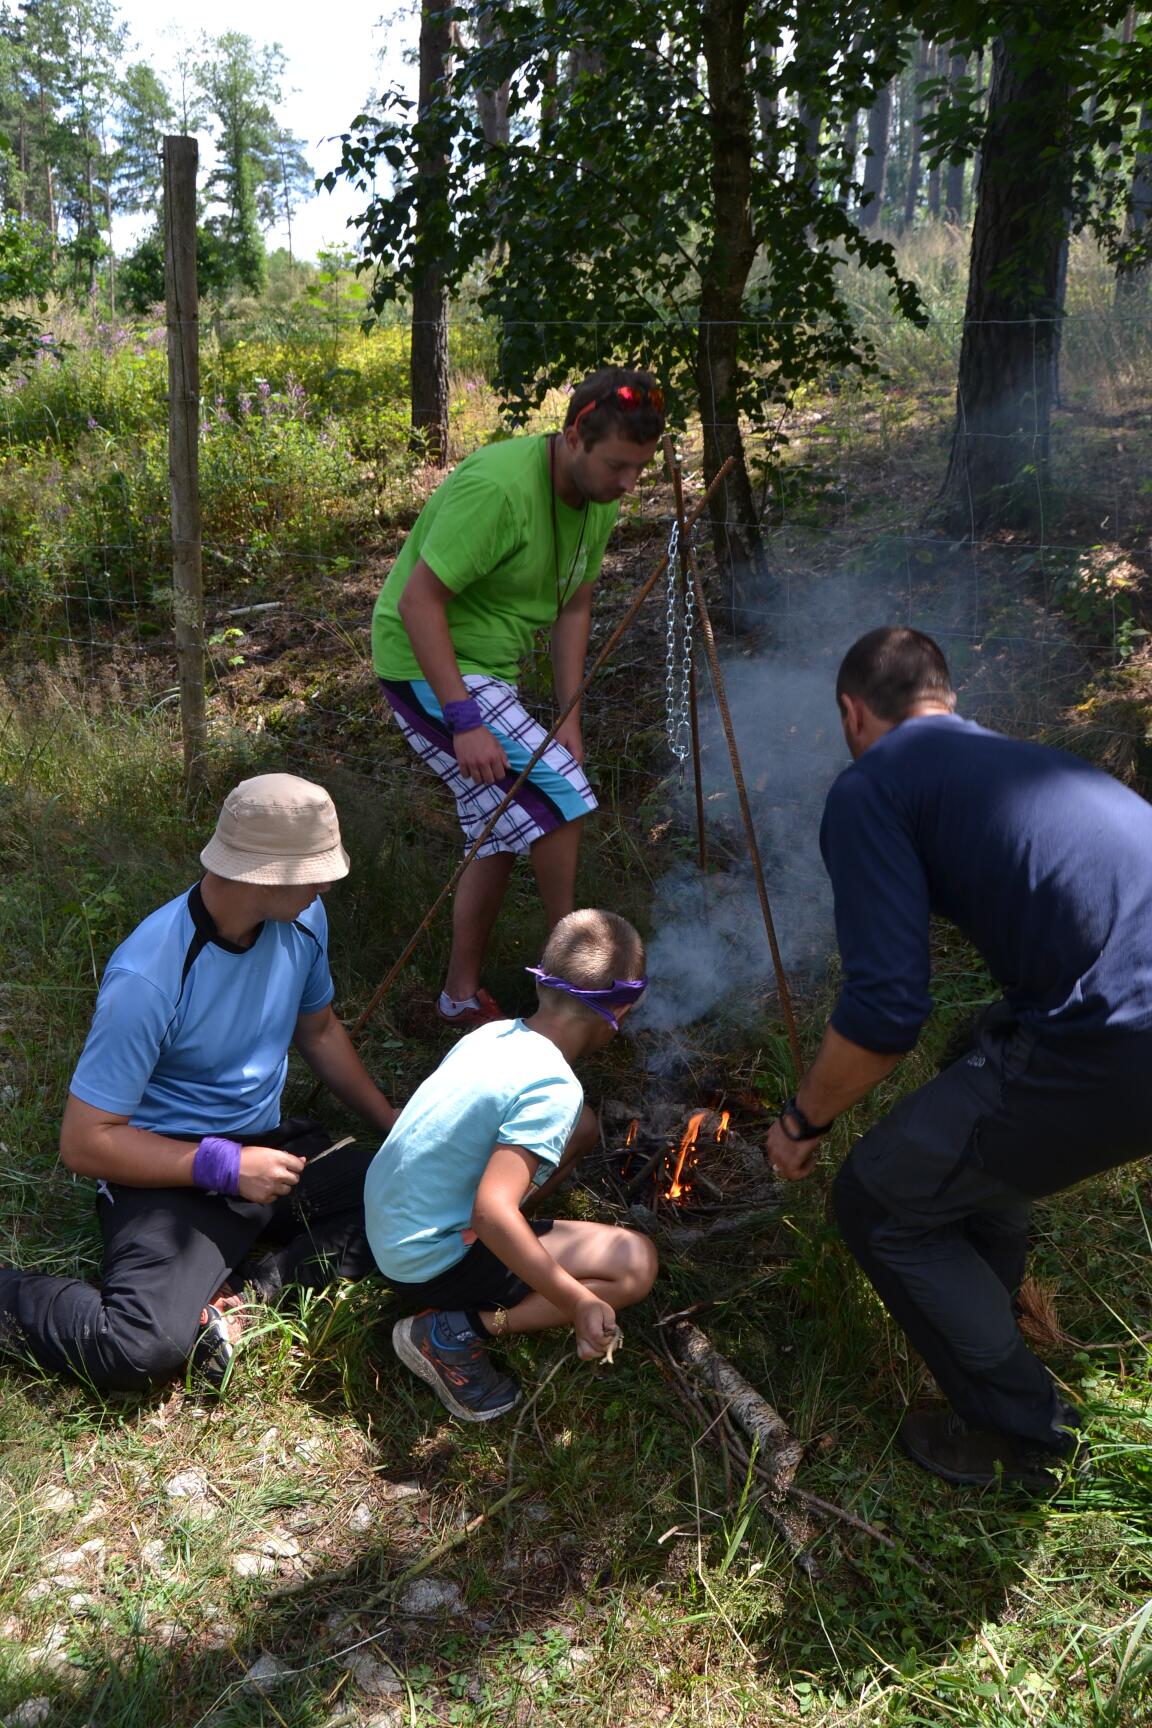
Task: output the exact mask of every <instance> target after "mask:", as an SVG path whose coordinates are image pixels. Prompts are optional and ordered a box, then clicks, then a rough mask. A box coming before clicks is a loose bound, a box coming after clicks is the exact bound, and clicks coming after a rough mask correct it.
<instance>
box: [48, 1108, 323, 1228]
mask: <svg viewBox="0 0 1152 1728" xmlns="http://www.w3.org/2000/svg"><path fill="white" fill-rule="evenodd" d="M224 1138H228V1136H227V1135H225V1136H224ZM198 1145H199V1141H195V1140H173V1139H172V1138H170V1136H169V1135H167V1134H153V1133H152V1131H151V1129H148V1128H133V1126H132V1125H131V1123H130V1122H129V1120H128V1118H127V1116H116V1115H113V1114H111V1113H110V1112H109V1111H107V1110H99V1109H97V1107H96V1106H95V1105H94V1104H86V1103H85V1102H84V1100H83V1099H82V1098H77V1096H76V1094H75V1093H74V1092H70V1093H69V1094H68V1102H67V1104H66V1105H65V1106H64V1120H63V1122H62V1123H61V1126H60V1161H61V1163H62V1164H64V1165H65V1167H66V1168H67V1169H69V1170H73V1171H75V1173H76V1174H77V1175H78V1176H94V1177H96V1178H97V1179H98V1180H100V1181H104V1182H118V1183H120V1184H121V1185H122V1186H123V1187H125V1188H193V1187H195V1183H194V1182H193V1180H192V1161H193V1159H194V1158H195V1156H196V1148H197V1146H198ZM303 1168H304V1160H303V1158H297V1157H296V1156H295V1155H294V1154H293V1153H291V1152H282V1151H281V1150H280V1149H279V1148H278V1147H275V1146H245V1147H244V1149H243V1150H242V1152H241V1154H240V1188H239V1192H240V1194H241V1196H242V1197H243V1198H244V1199H245V1200H259V1201H262V1202H267V1201H269V1200H275V1199H277V1198H278V1197H279V1196H280V1195H282V1194H287V1193H288V1191H289V1190H290V1189H291V1188H294V1187H295V1186H296V1184H297V1182H298V1181H299V1180H300V1172H301V1170H303Z"/></svg>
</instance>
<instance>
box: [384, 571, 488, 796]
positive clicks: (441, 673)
mask: <svg viewBox="0 0 1152 1728" xmlns="http://www.w3.org/2000/svg"><path fill="white" fill-rule="evenodd" d="M451 599H452V590H451V589H450V588H446V587H445V586H444V584H443V582H441V580H440V578H439V576H437V574H436V572H435V571H434V570H433V569H432V567H431V565H430V564H426V563H425V562H424V560H423V558H417V560H416V562H415V564H414V565H413V566H412V571H411V574H410V575H409V577H408V580H407V582H406V583H405V585H404V592H403V593H402V594H401V596H400V598H399V600H398V601H397V603H396V610H397V612H398V613H399V614H400V622H401V623H402V624H403V626H404V628H405V630H406V631H407V632H408V640H409V641H410V642H411V644H412V652H413V654H415V656H416V659H417V661H418V663H419V666H420V670H421V672H423V674H424V676H425V678H426V679H427V680H428V682H429V684H431V686H432V689H433V691H434V692H435V695H436V700H437V701H438V702H439V703H440V706H441V707H443V706H444V704H445V703H446V702H465V701H467V699H468V686H467V685H466V684H465V682H464V679H463V677H462V676H461V673H460V664H459V661H458V660H457V659H456V650H455V648H454V647H453V646H452V636H451V632H450V631H449V629H448V602H449V601H450V600H451ZM452 746H453V749H454V750H455V752H456V760H457V762H459V764H460V771H461V773H462V774H464V775H465V776H466V777H467V778H468V779H469V780H475V781H476V782H477V783H478V784H483V785H487V786H491V785H492V784H493V783H494V782H495V781H497V780H499V779H500V778H501V776H502V775H504V774H507V772H508V758H507V757H506V756H505V754H504V749H503V746H502V745H501V743H500V741H499V739H498V738H496V737H495V736H494V735H493V734H492V733H491V732H489V730H488V728H487V727H486V726H478V727H476V728H475V730H474V731H471V732H458V733H457V734H456V735H455V737H454V738H453V740H452Z"/></svg>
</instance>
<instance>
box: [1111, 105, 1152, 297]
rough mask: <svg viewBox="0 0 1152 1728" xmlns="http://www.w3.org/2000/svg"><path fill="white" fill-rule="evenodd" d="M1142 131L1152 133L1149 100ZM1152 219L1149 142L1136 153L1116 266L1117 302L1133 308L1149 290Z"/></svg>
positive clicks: (1146, 134)
mask: <svg viewBox="0 0 1152 1728" xmlns="http://www.w3.org/2000/svg"><path fill="white" fill-rule="evenodd" d="M1139 124H1140V134H1141V137H1142V138H1143V139H1145V140H1147V139H1148V138H1149V137H1150V136H1152V106H1150V105H1149V104H1148V103H1147V102H1145V103H1144V104H1143V106H1142V107H1141V109H1140V122H1139ZM1150 221H1152V150H1150V149H1149V148H1148V147H1147V144H1146V143H1145V145H1144V146H1143V147H1142V148H1141V149H1139V150H1138V151H1137V153H1136V160H1135V162H1134V163H1133V165H1132V190H1131V192H1130V193H1129V194H1128V211H1127V214H1126V215H1125V218H1124V235H1123V240H1122V242H1121V246H1122V250H1121V254H1120V261H1119V263H1118V264H1117V266H1116V305H1117V306H1118V307H1120V306H1127V307H1129V308H1131V307H1132V305H1133V303H1134V302H1136V301H1139V300H1142V299H1143V298H1144V296H1145V294H1146V293H1147V289H1148V261H1147V258H1146V257H1145V256H1144V251H1143V241H1144V235H1145V232H1146V230H1147V228H1148V224H1149V222H1150Z"/></svg>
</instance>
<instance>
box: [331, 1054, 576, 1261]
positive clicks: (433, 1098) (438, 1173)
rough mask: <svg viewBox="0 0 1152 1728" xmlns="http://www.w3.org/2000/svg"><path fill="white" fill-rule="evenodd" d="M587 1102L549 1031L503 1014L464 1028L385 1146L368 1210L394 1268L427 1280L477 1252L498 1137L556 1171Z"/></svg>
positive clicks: (375, 1240)
mask: <svg viewBox="0 0 1152 1728" xmlns="http://www.w3.org/2000/svg"><path fill="white" fill-rule="evenodd" d="M583 1102H584V1093H583V1089H582V1088H581V1085H580V1082H579V1080H577V1078H576V1076H575V1074H573V1072H572V1070H571V1068H570V1067H569V1066H568V1063H567V1062H566V1061H565V1059H564V1057H563V1056H562V1055H561V1053H560V1051H559V1050H558V1049H557V1048H556V1046H555V1044H553V1042H552V1040H551V1039H550V1038H545V1037H543V1036H542V1035H541V1034H540V1033H539V1032H532V1031H530V1030H529V1028H528V1027H527V1026H525V1024H524V1022H523V1020H496V1021H493V1022H492V1024H491V1025H488V1026H479V1027H477V1029H476V1031H475V1032H470V1033H469V1034H468V1036H467V1037H466V1038H462V1039H461V1040H460V1042H459V1044H457V1045H456V1046H455V1047H454V1048H453V1049H452V1050H450V1051H449V1052H448V1054H447V1056H445V1058H444V1060H443V1062H441V1064H440V1066H439V1068H437V1069H436V1071H435V1073H434V1074H430V1075H429V1076H428V1079H427V1080H425V1081H424V1083H423V1085H422V1086H419V1087H417V1089H416V1091H415V1092H414V1093H413V1094H412V1097H411V1098H410V1099H409V1101H408V1103H407V1104H406V1105H405V1106H404V1109H403V1110H402V1111H401V1113H400V1116H399V1118H398V1120H397V1122H396V1125H395V1126H394V1128H393V1129H392V1132H391V1133H390V1134H389V1136H388V1139H387V1140H386V1141H385V1143H384V1145H383V1146H382V1147H381V1148H380V1150H379V1152H377V1154H376V1156H375V1158H374V1159H373V1160H372V1164H371V1166H370V1168H369V1171H368V1177H367V1181H366V1184H365V1188H364V1217H365V1223H366V1225H367V1229H368V1240H369V1242H370V1243H371V1245H372V1252H373V1254H374V1255H375V1256H376V1264H377V1265H378V1266H379V1268H380V1270H381V1272H383V1274H384V1276H385V1277H386V1278H395V1279H398V1280H399V1281H400V1282H401V1283H404V1284H421V1283H423V1282H424V1280H425V1279H427V1278H434V1277H435V1276H436V1274H437V1273H438V1272H444V1271H446V1270H447V1269H448V1267H449V1266H453V1265H455V1263H456V1261H457V1260H462V1259H463V1258H464V1256H465V1254H466V1253H467V1252H468V1248H469V1245H470V1241H466V1240H465V1237H464V1232H465V1231H468V1232H469V1239H470V1240H471V1232H470V1225H471V1220H472V1206H473V1203H474V1201H475V1199H476V1190H477V1188H478V1187H479V1185H480V1178H481V1176H482V1175H483V1174H484V1171H485V1169H486V1167H487V1164H488V1160H489V1159H490V1158H491V1156H492V1153H493V1151H494V1150H495V1148H496V1147H497V1146H522V1147H523V1148H524V1150H525V1151H526V1152H531V1153H532V1154H533V1155H534V1156H535V1157H536V1158H538V1159H539V1160H540V1162H539V1164H538V1165H537V1167H536V1174H535V1176H534V1178H533V1179H534V1181H535V1182H536V1183H537V1184H539V1183H541V1182H544V1181H546V1180H547V1178H548V1177H549V1176H550V1175H551V1173H552V1171H553V1170H554V1169H555V1167H556V1165H557V1164H558V1163H559V1162H560V1156H561V1154H562V1152H563V1151H564V1148H565V1146H566V1145H567V1144H568V1140H569V1138H570V1136H571V1133H572V1130H573V1128H574V1127H575V1126H576V1122H577V1119H578V1118H579V1115H580V1110H581V1106H582V1105H583Z"/></svg>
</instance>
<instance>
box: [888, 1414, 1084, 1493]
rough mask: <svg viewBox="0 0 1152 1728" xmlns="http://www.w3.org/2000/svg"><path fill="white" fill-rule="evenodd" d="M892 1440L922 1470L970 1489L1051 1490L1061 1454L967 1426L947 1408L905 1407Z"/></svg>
mask: <svg viewBox="0 0 1152 1728" xmlns="http://www.w3.org/2000/svg"><path fill="white" fill-rule="evenodd" d="M897 1438H898V1439H899V1441H900V1444H901V1446H902V1447H903V1448H904V1451H905V1452H906V1453H907V1454H908V1456H909V1458H911V1459H912V1461H913V1463H915V1464H919V1465H920V1467H921V1469H922V1470H928V1471H930V1472H931V1473H932V1475H933V1476H939V1477H940V1478H941V1479H942V1480H943V1481H945V1482H955V1483H957V1484H959V1485H961V1486H966V1487H973V1488H990V1487H994V1486H996V1485H997V1484H998V1483H1005V1484H1007V1483H1014V1484H1016V1485H1017V1486H1019V1487H1021V1488H1024V1489H1027V1490H1028V1491H1029V1492H1030V1493H1034V1494H1047V1493H1051V1492H1052V1490H1053V1489H1054V1488H1055V1486H1056V1482H1057V1477H1056V1475H1055V1474H1054V1472H1055V1471H1056V1470H1057V1468H1058V1467H1059V1466H1060V1465H1061V1464H1063V1463H1064V1462H1065V1461H1066V1457H1067V1454H1066V1453H1063V1452H1058V1451H1056V1450H1055V1449H1054V1448H1048V1447H1043V1446H1029V1445H1028V1443H1027V1442H1026V1441H1023V1440H1018V1439H1016V1438H1014V1437H1013V1436H1012V1435H1011V1434H998V1433H995V1432H994V1431H992V1430H990V1429H985V1428H969V1426H968V1424H967V1423H966V1422H963V1421H961V1419H960V1417H959V1416H957V1415H956V1413H955V1412H954V1411H952V1410H910V1411H909V1412H908V1414H907V1416H905V1418H904V1420H903V1422H901V1424H900V1428H899V1432H898V1434H897Z"/></svg>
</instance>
